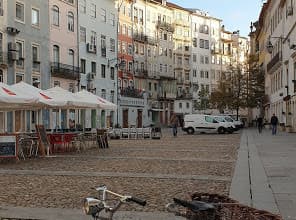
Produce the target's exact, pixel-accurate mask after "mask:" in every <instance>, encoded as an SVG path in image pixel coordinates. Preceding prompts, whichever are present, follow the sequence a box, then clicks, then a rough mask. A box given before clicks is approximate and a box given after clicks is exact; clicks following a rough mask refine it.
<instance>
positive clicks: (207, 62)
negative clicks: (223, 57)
mask: <svg viewBox="0 0 296 220" xmlns="http://www.w3.org/2000/svg"><path fill="white" fill-rule="evenodd" d="M205 64H209V57H208V56H205Z"/></svg>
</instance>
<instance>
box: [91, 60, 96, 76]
mask: <svg viewBox="0 0 296 220" xmlns="http://www.w3.org/2000/svg"><path fill="white" fill-rule="evenodd" d="M91 72H92V73H97V63H96V62H91Z"/></svg>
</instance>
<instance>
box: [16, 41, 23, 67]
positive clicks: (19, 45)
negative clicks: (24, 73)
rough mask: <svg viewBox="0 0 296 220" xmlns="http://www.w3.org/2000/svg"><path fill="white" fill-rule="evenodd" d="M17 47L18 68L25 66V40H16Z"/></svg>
mask: <svg viewBox="0 0 296 220" xmlns="http://www.w3.org/2000/svg"><path fill="white" fill-rule="evenodd" d="M16 49H17V51H18V57H19V59H18V60H17V61H16V66H17V68H21V69H23V68H24V41H17V42H16Z"/></svg>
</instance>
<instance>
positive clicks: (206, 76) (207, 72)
mask: <svg viewBox="0 0 296 220" xmlns="http://www.w3.org/2000/svg"><path fill="white" fill-rule="evenodd" d="M205 78H207V79H208V78H209V71H205Z"/></svg>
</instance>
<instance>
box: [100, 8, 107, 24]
mask: <svg viewBox="0 0 296 220" xmlns="http://www.w3.org/2000/svg"><path fill="white" fill-rule="evenodd" d="M101 21H102V22H105V23H106V10H105V9H103V8H101Z"/></svg>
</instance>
